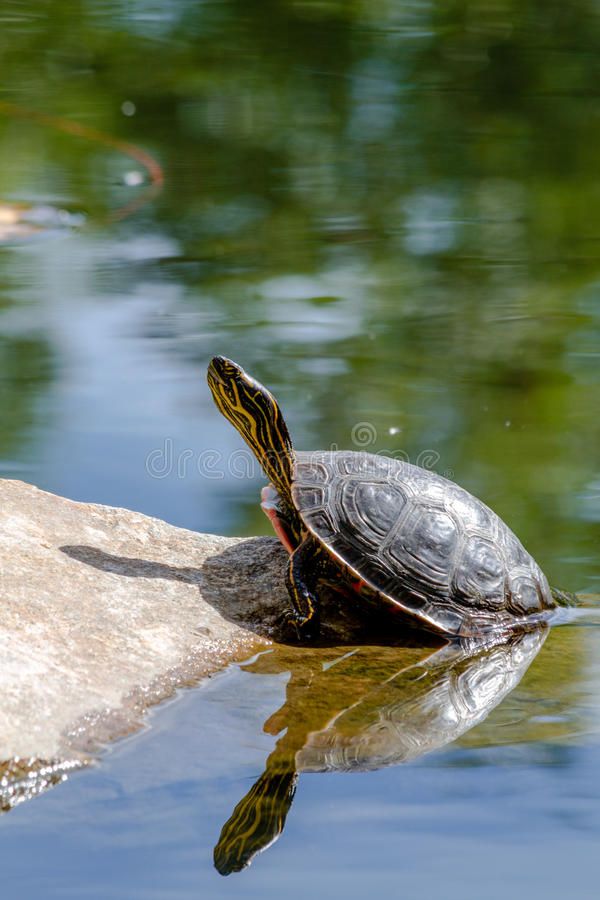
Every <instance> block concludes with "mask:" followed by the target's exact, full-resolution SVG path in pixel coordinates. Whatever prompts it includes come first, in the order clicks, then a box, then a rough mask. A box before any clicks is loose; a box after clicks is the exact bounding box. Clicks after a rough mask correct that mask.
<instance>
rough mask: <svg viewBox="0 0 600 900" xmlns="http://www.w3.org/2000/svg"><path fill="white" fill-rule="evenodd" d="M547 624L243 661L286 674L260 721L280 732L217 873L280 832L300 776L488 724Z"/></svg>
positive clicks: (372, 763) (395, 756)
mask: <svg viewBox="0 0 600 900" xmlns="http://www.w3.org/2000/svg"><path fill="white" fill-rule="evenodd" d="M546 635H547V629H545V628H544V629H540V630H537V631H530V632H525V633H522V634H519V635H515V636H513V637H512V638H511V639H510V640H508V641H507V642H506V643H503V644H496V645H494V646H491V647H482V646H481V644H479V645H477V646H476V645H466V646H465V645H460V644H457V643H454V644H448V645H446V646H444V647H442V648H441V649H438V650H433V651H432V650H431V648H429V649H424V648H423V647H419V648H417V647H371V646H361V647H355V648H350V649H349V648H348V647H344V648H333V649H332V648H327V649H326V648H312V649H307V648H292V647H278V648H276V649H275V650H273V651H271V652H268V653H266V654H263V655H262V656H260V657H259V658H258V659H257V660H255V661H254V662H253V663H251V664H249V665H248V666H246V667H245V668H246V671H251V672H255V673H259V674H276V673H281V672H286V671H289V672H290V679H289V682H288V684H287V688H286V700H285V703H284V704H283V706H282V707H281V709H280V710H279V711H278V712H276V713H275V714H274V715H272V716H271V717H270V718H269V719H267V721H266V722H265V725H264V730H265V731H266V732H267V733H269V734H273V735H275V734H280V733H281V732H283V734H282V736H281V737H280V738H279V740H278V741H277V744H276V745H275V748H274V749H273V751H272V753H271V754H270V756H269V757H268V759H267V763H266V767H265V771H264V772H263V774H262V775H261V776H260V778H259V779H258V780H257V781H256V783H255V784H254V785H253V786H252V788H251V789H250V790H249V791H248V793H247V794H246V796H245V797H244V798H243V799H242V800H240V802H239V803H238V805H237V806H236V807H235V809H234V811H233V813H232V815H231V817H230V818H229V819H228V821H227V822H226V823H225V825H224V826H223V829H222V831H221V835H220V837H219V841H218V843H217V845H216V847H215V851H214V863H215V867H216V869H217V870H218V871H219V872H220V873H221V874H222V875H229V874H230V873H231V872H237V871H240V870H241V869H243V868H244V867H245V866H247V865H248V864H249V863H250V862H251V860H252V858H253V857H254V856H255V855H256V854H257V853H259V852H260V851H261V850H264V849H265V848H266V847H268V846H269V845H270V844H272V843H273V842H274V841H275V840H276V839H277V838H278V837H279V835H280V834H281V832H282V831H283V828H284V825H285V820H286V816H287V814H288V811H289V809H290V806H291V804H292V801H293V799H294V793H295V790H296V784H297V781H298V775H299V773H300V772H326V771H353V770H354V771H358V770H361V771H365V770H368V769H378V768H381V767H382V766H391V765H396V764H398V763H402V762H407V761H408V760H411V759H415V758H416V757H418V756H421V755H422V754H424V753H427V752H429V751H430V750H434V749H436V748H438V747H443V746H444V745H445V744H448V743H450V742H451V741H453V740H455V739H456V738H458V737H460V735H462V734H464V733H465V732H466V731H468V730H469V729H470V728H473V727H474V726H475V725H477V724H478V723H480V722H481V721H483V719H485V717H486V716H487V715H488V714H489V713H490V712H491V711H492V709H494V707H495V706H497V705H498V704H499V703H500V701H501V700H503V699H504V697H506V695H507V694H508V693H509V692H510V691H511V690H512V689H513V688H514V687H516V685H517V684H518V683H519V681H520V680H521V678H522V677H523V675H524V674H525V672H526V671H527V668H528V667H529V665H530V663H531V662H532V661H533V659H534V658H535V656H536V654H537V653H538V651H539V650H540V648H541V646H542V644H543V642H544V640H545V639H546Z"/></svg>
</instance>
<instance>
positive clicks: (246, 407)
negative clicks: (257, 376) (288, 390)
mask: <svg viewBox="0 0 600 900" xmlns="http://www.w3.org/2000/svg"><path fill="white" fill-rule="evenodd" d="M207 380H208V386H209V388H210V390H211V393H212V395H213V399H214V401H215V403H216V405H217V407H218V408H219V410H220V411H221V412H222V413H223V415H224V416H225V418H226V419H228V420H229V421H230V422H231V424H232V425H233V426H234V428H236V429H237V431H239V433H240V434H241V436H242V437H243V438H244V440H245V441H246V443H247V444H248V446H249V447H250V449H251V450H252V451H253V453H254V454H255V456H256V458H257V459H258V461H259V462H260V464H261V466H262V467H263V469H264V471H265V474H266V475H267V477H268V478H269V479H270V480H271V481H272V482H273V484H274V485H275V487H276V488H277V489H278V490H279V492H280V493H282V494H283V495H284V496H286V497H287V496H289V494H290V489H291V478H292V462H293V448H292V441H291V439H290V435H289V432H288V430H287V426H286V424H285V422H284V420H283V416H282V415H281V410H280V409H279V406H278V404H277V401H276V400H275V398H274V397H273V395H272V394H271V393H270V392H269V391H268V390H267V389H266V387H264V386H263V385H262V384H260V382H258V381H255V380H254V378H251V376H250V375H248V374H247V372H245V371H244V370H243V369H242V367H241V366H238V364H237V363H235V362H233V361H232V360H231V359H227V357H225V356H215V357H214V358H213V359H212V360H211V362H210V365H209V367H208V373H207Z"/></svg>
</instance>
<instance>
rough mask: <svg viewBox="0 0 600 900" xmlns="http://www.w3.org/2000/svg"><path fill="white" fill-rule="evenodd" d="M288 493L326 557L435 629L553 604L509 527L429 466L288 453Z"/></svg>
mask: <svg viewBox="0 0 600 900" xmlns="http://www.w3.org/2000/svg"><path fill="white" fill-rule="evenodd" d="M292 495H293V499H294V502H295V504H296V506H297V508H298V512H299V513H300V516H301V518H302V520H303V522H304V524H305V525H306V527H307V529H308V530H309V531H311V532H312V533H313V534H314V535H315V536H316V537H317V538H318V539H319V541H321V542H322V544H323V545H324V546H325V547H326V548H327V550H328V551H329V552H330V553H331V554H332V556H334V557H335V558H336V559H337V560H338V561H339V562H340V563H342V564H343V566H345V567H346V568H347V569H349V570H350V573H351V574H353V575H356V576H357V577H358V578H359V579H361V580H362V581H363V582H364V583H365V584H366V586H367V589H371V591H374V592H375V593H376V594H377V595H379V597H381V598H382V599H383V600H386V601H388V602H390V603H391V604H395V605H396V606H397V607H400V608H401V609H402V610H403V611H404V612H406V613H409V614H410V615H413V616H416V617H418V618H419V619H420V620H421V621H422V623H423V624H424V625H426V626H428V627H429V628H432V629H433V630H435V631H442V632H444V633H446V634H461V635H473V634H477V633H479V632H481V630H482V629H486V628H490V629H497V628H503V627H511V626H514V625H516V624H518V623H519V622H521V623H522V622H523V621H524V620H532V619H537V618H542V617H543V616H544V614H545V613H546V611H547V610H551V609H554V608H555V606H556V604H555V602H554V600H553V597H552V593H551V591H550V587H549V585H548V582H547V580H546V577H545V575H544V574H543V572H542V571H541V569H540V568H539V566H538V565H537V563H536V562H535V560H534V559H533V558H532V557H531V556H530V554H529V553H528V552H527V551H526V550H525V548H524V547H523V545H522V544H521V542H520V541H519V540H518V538H517V537H516V536H515V535H514V534H513V532H512V531H511V530H510V528H508V526H507V525H505V524H504V522H503V521H502V520H501V519H500V518H499V517H498V516H497V515H496V513H494V512H493V511H492V510H491V509H490V508H489V507H487V506H486V505H485V504H484V503H482V502H481V500H478V499H477V498H476V497H474V496H473V495H472V494H470V493H469V492H468V491H466V490H464V489H463V488H461V487H459V486H458V485H457V484H454V482H452V481H449V480H448V479H447V478H443V477H442V476H441V475H437V474H436V473H435V472H432V471H429V470H427V469H422V468H420V467H419V466H414V465H411V464H410V463H407V462H404V461H403V460H397V459H392V458H390V457H386V456H377V455H374V454H372V453H365V452H352V451H330V452H328V451H317V452H310V453H302V452H296V454H295V466H294V479H293V484H292Z"/></svg>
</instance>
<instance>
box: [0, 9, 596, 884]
mask: <svg viewBox="0 0 600 900" xmlns="http://www.w3.org/2000/svg"><path fill="white" fill-rule="evenodd" d="M50 12H51V14H50ZM265 23H268V27H266V25H265ZM599 45H600V17H599V16H598V12H597V9H596V7H595V6H594V4H591V3H587V2H581V3H576V4H570V5H569V7H568V9H566V8H565V7H564V4H551V5H550V6H548V4H545V5H544V6H543V8H542V7H540V6H539V5H537V4H533V3H525V4H520V5H519V6H518V8H517V7H516V6H514V5H513V4H510V3H508V2H503V0H501V2H499V3H495V4H494V5H493V6H490V5H489V4H486V3H481V4H472V3H469V4H462V3H457V4H454V5H453V6H452V7H448V6H447V5H446V4H442V3H414V4H410V5H405V4H387V3H369V4H361V3H356V4H348V3H344V4H342V3H337V2H331V3H320V2H308V0H307V2H294V3H292V2H289V3H280V4H273V3H268V2H257V3H254V4H250V5H249V4H241V3H237V2H234V0H224V2H207V3H202V4H197V3H188V2H183V0H181V2H173V3H170V4H168V5H166V4H156V3H141V2H140V3H131V2H129V3H120V2H110V3H108V2H106V3H101V2H83V3H81V4H77V5H75V6H74V5H73V4H67V3H60V2H57V3H54V4H52V10H51V11H50V9H49V8H48V10H45V8H44V7H43V6H40V4H39V3H35V4H34V3H28V2H19V3H13V4H9V5H8V6H5V7H3V9H2V10H1V11H0V47H1V48H2V51H3V61H4V66H3V85H2V96H1V97H0V101H1V103H0V159H1V163H2V164H1V165H0V399H1V408H2V411H3V428H2V434H1V435H0V475H2V476H5V477H17V478H23V479H24V480H27V481H31V482H34V483H35V484H38V485H39V486H41V487H43V488H46V489H48V490H52V491H56V492H58V493H61V494H64V495H66V496H69V497H73V498H75V499H81V500H91V501H98V502H104V503H110V504H114V505H119V506H127V507H131V508H134V509H138V510H141V511H143V512H146V513H149V514H152V515H157V516H160V517H162V518H165V519H167V520H169V521H171V522H173V523H175V524H178V525H183V526H186V527H191V528H197V529H200V530H211V531H217V532H221V533H229V534H234V533H237V534H255V533H259V532H265V533H267V532H268V523H267V522H266V520H263V517H262V515H261V513H260V510H259V509H258V504H257V502H256V501H257V494H258V490H259V488H260V485H261V483H262V481H261V478H260V475H259V473H258V471H257V470H256V469H254V468H252V469H251V470H250V471H247V470H246V469H245V467H244V461H243V460H241V464H240V456H239V453H238V451H239V450H240V449H241V447H242V444H241V442H240V440H239V438H238V437H237V435H236V434H235V433H234V432H233V430H232V429H231V428H230V426H228V424H227V423H226V422H225V421H224V420H223V419H222V418H221V417H220V416H219V415H218V414H217V412H216V410H215V409H214V407H213V405H212V401H211V400H210V397H209V395H208V391H207V389H206V386H205V383H204V372H205V367H206V363H207V361H208V359H209V358H210V356H212V355H213V354H214V353H226V354H227V355H229V356H231V357H233V358H234V359H237V360H239V361H240V362H241V363H242V364H243V365H244V366H245V367H246V368H247V369H248V370H249V371H250V372H252V373H253V374H255V375H256V376H257V377H259V378H260V379H261V380H263V381H264V382H265V383H266V384H268V386H269V387H270V388H271V389H272V390H273V392H274V393H275V394H276V395H277V397H278V398H279V399H280V401H281V403H282V406H283V407H284V410H285V413H286V417H287V419H288V422H289V426H290V430H291V432H292V435H293V437H294V440H295V442H296V443H297V445H298V446H299V447H301V448H306V449H310V448H312V447H320V448H327V447H330V446H332V445H337V446H341V447H349V448H353V449H356V448H358V447H364V448H366V449H370V450H380V449H388V450H390V451H393V452H394V453H399V452H403V453H404V454H405V455H406V457H407V458H409V459H410V460H411V461H413V462H416V461H419V462H420V463H421V464H424V465H430V466H432V467H433V468H435V469H436V471H438V472H441V473H442V474H449V475H450V476H451V477H453V478H454V479H456V480H457V481H459V482H460V483H461V484H463V485H464V486H465V487H467V488H468V489H470V490H472V491H473V492H474V493H476V494H477V495H478V496H481V497H482V498H483V499H484V500H485V501H486V502H488V503H489V504H490V505H491V506H493V507H494V508H495V509H496V510H497V511H498V512H499V513H500V514H501V515H502V516H503V517H504V518H505V519H506V520H507V522H508V523H509V524H510V525H511V527H513V528H514V530H515V531H516V532H517V533H518V535H519V536H520V537H521V539H522V540H523V542H524V543H525V545H526V546H527V547H528V548H529V549H530V550H531V551H532V553H533V554H534V555H535V557H536V559H537V560H538V561H539V563H540V564H541V566H542V568H543V569H544V570H545V571H546V573H547V575H548V577H549V579H550V581H551V582H552V583H553V584H557V585H559V586H560V587H563V588H565V589H567V590H573V591H575V590H577V591H582V592H586V593H590V594H595V593H596V594H597V593H598V586H599V585H600V568H599V563H598V546H599V544H600V540H599V539H600V451H599V450H598V448H599V447H600V428H599V425H598V416H597V410H598V408H600V402H599V401H600V375H599V372H600V368H599V361H600V293H599V283H600V282H599V273H600V256H599V255H598V238H599V236H600V220H599V218H598V212H597V210H598V209H600V206H599V204H598V203H597V202H596V200H597V196H596V195H597V193H598V187H597V158H596V157H597V153H596V149H595V148H596V147H597V146H598V139H599V135H598V133H597V132H598V130H599V129H600V118H599V117H598V110H597V61H596V60H597V57H598V49H599ZM71 123H77V126H78V128H79V130H77V129H74V128H73V127H72V124H71ZM81 126H83V127H81ZM144 154H149V155H150V159H148V157H147V156H145V155H144ZM154 161H156V164H157V165H158V167H159V168H158V169H157V168H156V165H155V163H154ZM159 174H160V175H161V177H162V175H164V184H162V185H161V183H160V178H159ZM208 454H211V455H208ZM215 454H218V455H215ZM599 659H600V654H599V648H598V641H597V637H596V629H595V626H594V624H593V620H592V621H589V622H587V624H585V622H580V621H576V622H574V623H572V624H570V625H565V626H561V627H560V628H557V629H555V630H554V631H553V632H552V633H551V635H550V636H549V638H548V639H547V640H546V642H545V644H544V646H543V647H542V648H541V650H540V652H539V654H538V655H537V657H536V658H535V660H534V661H533V662H532V664H531V668H530V669H529V670H528V672H527V673H526V674H525V676H524V678H523V681H521V683H520V684H519V685H518V687H516V688H515V691H514V692H513V693H511V694H509V695H508V696H507V697H506V698H505V699H504V700H503V701H502V702H501V703H500V705H499V706H498V707H497V708H496V709H495V710H494V711H492V712H491V713H490V715H489V717H488V718H487V719H486V720H485V721H483V722H481V723H480V724H478V725H476V726H475V727H474V728H473V729H472V730H471V731H468V732H466V733H465V734H463V735H462V736H460V737H457V738H456V739H455V740H454V741H453V742H451V743H450V744H448V745H446V746H443V747H438V748H437V749H433V750H432V751H431V753H429V754H428V755H425V756H422V757H419V758H417V759H414V760H412V761H409V762H405V763H404V764H403V765H398V766H392V767H388V768H383V769H380V770H377V771H369V772H362V773H357V772H353V773H350V774H341V773H339V772H333V773H329V774H323V773H320V774H313V773H308V772H301V773H300V776H299V782H298V789H297V793H296V797H295V799H294V803H293V805H292V807H291V809H290V811H289V813H288V817H287V822H286V827H285V831H284V833H283V835H282V836H281V838H280V839H279V840H278V842H277V843H276V844H275V845H274V846H273V847H272V848H270V849H269V850H267V851H265V853H264V854H262V855H260V856H259V857H257V858H256V859H255V861H254V863H253V865H252V866H251V868H249V869H247V870H245V871H244V872H242V873H240V874H232V875H230V876H229V877H228V878H226V879H223V878H222V877H221V876H219V875H218V874H217V873H216V872H215V870H214V868H213V865H212V848H213V847H214V845H215V843H216V842H217V839H218V836H219V833H220V830H221V827H222V826H223V824H224V823H225V821H226V820H227V819H228V817H229V816H230V815H231V813H232V810H233V809H234V807H235V806H236V804H237V803H238V802H239V801H240V800H241V798H242V797H243V796H244V794H245V793H246V792H247V791H248V790H249V789H250V787H251V785H252V784H253V782H254V781H255V780H256V779H257V778H258V777H259V775H260V773H261V772H262V771H263V766H264V762H265V759H266V758H267V756H268V755H269V754H270V753H271V752H272V751H273V748H274V746H275V739H274V738H273V736H270V735H265V734H263V733H262V727H263V723H264V722H265V720H267V719H268V717H269V716H270V715H272V714H273V713H274V712H275V711H276V710H277V709H278V708H279V707H280V706H281V704H282V703H283V701H284V694H285V684H286V680H287V677H288V676H287V675H286V674H285V671H281V672H278V673H270V674H269V673H266V674H265V673H263V674H260V673H257V672H250V671H247V670H237V669H236V670H232V671H230V672H227V673H224V674H223V675H222V676H220V677H218V678H215V679H214V680H213V681H211V682H210V684H209V685H208V686H206V687H204V688H202V689H199V690H198V691H194V692H191V693H189V694H187V695H185V696H184V697H182V698H180V700H179V701H178V702H176V703H174V704H172V705H171V706H169V707H168V708H165V709H163V710H160V711H158V712H157V713H156V714H155V715H154V716H153V718H152V727H151V729H150V730H149V731H147V732H146V733H145V734H144V735H142V736H140V737H137V738H135V739H132V740H131V741H129V742H126V743H124V744H121V745H119V746H118V747H116V748H114V749H113V750H111V752H110V753H109V754H108V755H107V756H106V757H105V758H104V759H103V760H102V761H101V763H100V764H99V766H98V767H97V768H96V769H95V770H93V771H91V772H84V773H81V774H79V775H78V776H72V777H71V778H70V779H69V780H68V782H67V783H66V784H63V785H61V786H60V787H57V788H56V789H55V790H53V791H51V792H49V793H48V794H46V795H44V796H43V797H41V798H39V799H37V800H35V801H32V802H31V803H28V804H24V805H22V806H20V807H19V808H17V809H16V810H14V811H12V812H11V813H10V814H8V815H6V816H3V817H2V821H1V827H2V844H1V846H2V851H1V858H2V868H3V876H4V883H5V890H6V891H7V893H8V895H9V896H19V897H24V898H28V897H36V898H37V897H41V896H44V897H49V896H61V897H62V896H74V897H84V896H90V897H92V896H97V897H109V896H110V897H131V896H143V897H159V896H165V897H177V896H181V897H188V896H196V894H198V893H202V892H204V893H205V894H207V895H208V896H228V895H233V896H237V895H239V896H253V895H254V894H256V895H257V896H258V895H260V896H267V897H269V896H275V895H276V894H277V895H279V894H280V893H281V892H282V891H283V890H285V891H286V893H288V894H290V895H291V896H298V897H300V896H306V895H308V894H309V893H310V892H313V893H317V894H318V895H319V896H329V895H333V894H334V893H335V894H336V895H338V894H339V893H342V892H343V893H344V894H346V895H348V896H354V895H356V896H359V895H360V896H364V894H365V892H367V891H379V892H383V891H390V890H393V889H395V888H396V885H397V886H398V889H401V890H402V891H403V892H404V893H405V894H406V895H407V896H416V895H417V893H418V894H419V895H423V896H428V895H432V894H433V893H434V891H436V893H439V890H440V884H443V885H444V889H443V893H444V896H448V897H453V896H457V897H458V896H462V897H468V896H472V897H480V896H486V897H494V896H499V895H500V893H502V895H503V896H504V895H505V893H506V891H507V890H510V891H511V892H512V893H513V894H514V895H515V896H527V897H534V896H537V895H539V896H544V897H553V896H556V897H558V896H563V895H564V894H565V893H567V892H568V893H569V894H572V895H574V896H577V897H582V898H586V897H588V896H590V897H591V896H595V890H594V888H595V886H596V884H597V877H598V866H597V863H596V859H595V856H594V852H593V849H592V848H593V847H594V846H595V845H597V841H598V834H599V825H600V823H599V821H598V814H597V809H598V802H597V801H598V797H597V790H596V787H595V785H596V782H597V772H598V763H599V761H600V760H599V749H598V748H599V744H598V735H597V721H598V704H597V700H596V697H597V694H598V664H599ZM334 670H335V667H334V669H332V671H334ZM334 693H335V692H334ZM31 860H34V861H35V862H34V864H33V865H32V863H31Z"/></svg>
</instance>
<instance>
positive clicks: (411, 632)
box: [60, 537, 443, 646]
mask: <svg viewBox="0 0 600 900" xmlns="http://www.w3.org/2000/svg"><path fill="white" fill-rule="evenodd" d="M60 550H61V551H62V552H63V553H65V554H66V555H67V556H69V557H70V558H71V559H75V560H77V561H78V562H81V563H84V564H85V565H88V566H92V567H93V568H95V569H99V570H100V571H102V572H110V573H111V574H114V575H121V576H123V577H124V578H158V579H165V580H169V581H181V582H183V583H184V584H192V585H196V586H197V587H198V589H199V591H200V592H201V595H202V599H203V600H205V601H206V602H207V603H210V605H211V606H212V607H213V608H214V609H216V610H217V612H219V613H220V614H221V615H222V616H223V618H225V619H227V620H228V621H230V622H234V623H235V624H236V625H241V626H243V627H245V628H248V629H250V630H252V631H254V632H255V633H256V634H259V635H261V636H264V637H269V638H271V639H274V640H277V641H280V642H283V643H287V642H289V643H292V642H293V640H292V639H290V636H289V632H288V631H287V630H285V629H284V628H283V627H282V622H281V620H282V617H283V615H284V613H285V612H286V610H288V609H289V600H288V595H287V590H286V587H285V581H284V573H285V569H286V565H287V559H288V556H287V553H286V551H285V550H284V548H283V547H282V546H281V544H280V543H279V541H277V540H275V539H274V538H268V537H259V538H249V539H248V540H245V541H240V542H239V543H237V544H234V545H233V546H231V547H228V548H227V549H225V550H223V551H221V552H220V553H216V554H215V555H213V556H210V557H209V558H208V559H206V560H205V561H204V562H203V563H202V564H201V565H199V566H185V567H181V566H171V565H168V564H167V563H162V562H153V561H151V560H147V559H141V558H137V557H126V556H116V555H114V554H112V553H107V552H105V551H104V550H100V549H99V548H97V547H91V546H89V545H85V544H75V545H66V546H63V547H60ZM321 602H322V628H321V639H320V640H319V642H318V643H319V644H331V643H340V642H347V641H352V642H362V641H365V642H368V643H370V644H377V643H382V644H386V645H387V644H391V643H401V644H402V645H406V644H414V643H415V642H416V643H419V644H421V645H427V644H429V645H431V646H439V645H440V643H443V642H441V641H440V640H439V639H436V638H435V637H433V636H431V635H429V636H428V635H427V633H424V632H423V631H421V630H418V631H416V630H415V629H414V627H411V623H410V622H407V621H406V619H404V618H402V617H401V616H400V615H396V614H394V615H389V614H388V615H378V614H377V612H378V611H377V609H376V608H374V607H372V606H369V607H366V606H365V605H363V604H361V602H360V601H359V600H357V598H356V597H355V596H354V595H352V596H349V595H345V594H343V593H340V592H337V591H334V590H332V589H328V588H324V589H323V590H322V592H321Z"/></svg>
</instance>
